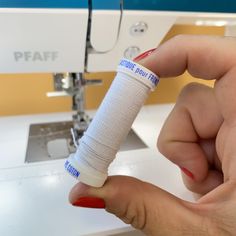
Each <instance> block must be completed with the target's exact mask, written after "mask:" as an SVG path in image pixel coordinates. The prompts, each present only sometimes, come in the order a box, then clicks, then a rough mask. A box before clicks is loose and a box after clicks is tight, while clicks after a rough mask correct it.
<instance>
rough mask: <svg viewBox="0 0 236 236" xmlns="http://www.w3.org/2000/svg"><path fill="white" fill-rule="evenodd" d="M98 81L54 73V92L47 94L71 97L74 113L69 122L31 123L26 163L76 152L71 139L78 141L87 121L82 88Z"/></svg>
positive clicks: (76, 74)
mask: <svg viewBox="0 0 236 236" xmlns="http://www.w3.org/2000/svg"><path fill="white" fill-rule="evenodd" d="M98 84H101V80H85V79H84V77H83V74H82V73H60V74H54V88H55V92H49V93H47V95H48V96H49V97H58V96H71V97H72V110H73V111H75V113H74V115H73V116H72V118H73V119H72V121H66V122H59V123H47V124H35V125H34V124H33V125H31V126H30V129H29V140H28V146H27V151H26V159H25V161H26V162H31V161H45V160H52V159H58V158H59V159H60V158H65V157H66V156H67V155H69V154H70V153H72V152H75V147H74V144H73V138H74V139H75V141H77V140H78V139H79V138H80V137H81V136H82V134H83V132H84V131H85V130H86V129H87V127H88V125H89V123H90V118H89V116H88V115H87V114H86V113H85V110H84V87H85V86H86V85H98ZM72 133H73V135H72Z"/></svg>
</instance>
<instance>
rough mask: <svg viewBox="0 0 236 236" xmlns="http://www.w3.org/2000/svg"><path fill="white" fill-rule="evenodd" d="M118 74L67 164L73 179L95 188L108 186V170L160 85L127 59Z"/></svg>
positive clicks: (152, 75) (146, 72) (122, 62)
mask: <svg viewBox="0 0 236 236" xmlns="http://www.w3.org/2000/svg"><path fill="white" fill-rule="evenodd" d="M117 71H118V73H117V75H116V77H115V79H114V81H113V83H112V85H111V87H110V89H109V90H108V92H107V94H106V96H105V98H104V100H103V102H102V104H101V105H100V107H99V109H98V111H97V112H96V114H95V117H94V118H93V120H92V122H91V124H90V125H89V127H88V130H87V131H86V132H85V133H84V136H83V137H82V138H81V139H80V141H79V146H78V148H77V151H76V153H75V154H72V155H71V156H70V157H69V158H68V160H67V161H66V164H65V167H66V169H67V171H68V172H70V173H71V174H72V175H73V176H75V177H76V178H78V179H79V180H80V181H82V182H84V183H86V184H88V185H91V186H95V187H101V186H102V185H103V184H104V182H105V180H106V178H107V170H108V166H109V165H110V163H111V162H112V161H113V159H114V158H115V156H116V153H117V152H118V150H119V148H120V145H121V143H122V142H123V140H124V139H125V137H126V136H127V134H128V132H129V130H130V128H131V126H132V123H133V121H134V119H135V118H136V116H137V114H138V112H139V111H140V109H141V107H142V105H143V104H144V102H145V100H146V98H147V96H148V94H149V93H150V91H151V90H153V89H154V88H155V87H156V85H157V83H158V81H159V79H158V77H157V76H156V75H155V74H153V73H152V72H151V71H149V70H148V69H146V68H144V67H142V66H141V65H139V64H137V63H135V62H132V61H129V60H127V59H123V60H121V62H120V64H119V66H118V70H117Z"/></svg>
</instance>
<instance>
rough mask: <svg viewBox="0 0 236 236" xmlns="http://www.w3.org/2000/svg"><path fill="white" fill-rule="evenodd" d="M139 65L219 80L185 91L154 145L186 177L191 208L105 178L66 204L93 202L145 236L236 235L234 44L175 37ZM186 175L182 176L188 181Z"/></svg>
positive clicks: (137, 184)
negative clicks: (90, 199)
mask: <svg viewBox="0 0 236 236" xmlns="http://www.w3.org/2000/svg"><path fill="white" fill-rule="evenodd" d="M139 63H140V64H142V65H144V66H145V67H147V68H149V69H150V70H152V71H153V72H154V73H156V74H157V75H159V76H160V77H162V78H163V77H171V76H178V75H180V74H182V73H183V72H184V71H185V70H186V69H187V70H188V72H189V73H190V74H192V75H193V76H194V77H198V78H202V79H216V83H215V86H214V88H213V89H212V88H208V87H206V86H204V85H200V84H189V85H187V87H185V88H184V89H183V91H182V92H181V94H180V96H179V98H178V100H177V102H176V105H175V107H174V109H173V111H172V112H171V113H170V115H169V117H168V119H167V120H166V123H165V124H164V126H163V128H162V130H161V132H160V136H159V138H158V148H159V150H160V152H161V153H163V154H164V155H165V156H166V157H167V158H168V159H169V160H171V161H172V162H174V163H175V164H177V165H178V166H179V167H180V168H182V170H183V180H184V183H185V185H186V186H187V188H188V189H190V190H191V191H193V192H196V193H200V194H202V195H203V196H202V197H201V198H200V199H199V200H198V201H197V202H196V203H189V202H186V201H183V200H181V199H178V198H176V197H175V196H173V195H171V194H169V193H167V192H165V191H164V190H162V189H160V188H158V187H156V186H153V185H151V184H148V183H145V182H142V181H140V180H137V179H134V178H132V177H125V176H112V177H109V178H108V180H107V181H106V183H105V185H104V186H103V187H102V188H92V187H89V186H86V185H84V184H82V183H78V184H77V185H76V186H75V187H74V188H73V189H72V191H71V193H70V202H71V203H72V204H74V205H78V204H76V203H78V200H79V199H83V197H87V196H89V197H96V198H100V199H103V200H97V202H99V203H100V206H101V207H103V204H104V205H105V207H106V210H107V211H108V212H111V213H113V214H115V215H116V216H117V217H119V218H120V219H122V220H123V221H124V222H125V223H128V224H132V226H134V227H135V228H138V229H141V230H142V231H143V232H144V233H146V234H147V235H235V234H236V224H235V222H236V181H235V179H236V145H235V144H234V142H235V140H236V96H235V95H234V94H235V91H236V80H235V79H236V78H235V77H236V39H233V38H220V37H207V36H200V37H199V36H178V37H175V38H173V39H171V40H170V41H168V42H166V43H164V44H163V45H161V46H160V47H159V48H158V49H157V50H156V51H154V52H153V53H152V54H151V55H149V56H148V57H146V58H145V59H142V60H141V61H140V62H139ZM186 174H187V175H186Z"/></svg>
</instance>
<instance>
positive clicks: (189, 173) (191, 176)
mask: <svg viewBox="0 0 236 236" xmlns="http://www.w3.org/2000/svg"><path fill="white" fill-rule="evenodd" d="M180 169H181V170H182V171H183V173H184V174H186V175H187V176H188V177H190V178H191V179H193V180H194V175H193V173H192V172H191V171H189V170H188V169H186V168H184V167H181V166H180Z"/></svg>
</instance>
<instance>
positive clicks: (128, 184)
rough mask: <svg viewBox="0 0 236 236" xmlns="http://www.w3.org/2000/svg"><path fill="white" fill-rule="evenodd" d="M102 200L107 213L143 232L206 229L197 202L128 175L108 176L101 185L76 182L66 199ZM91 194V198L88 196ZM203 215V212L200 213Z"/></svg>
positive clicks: (180, 232)
mask: <svg viewBox="0 0 236 236" xmlns="http://www.w3.org/2000/svg"><path fill="white" fill-rule="evenodd" d="M85 196H87V197H90V199H92V198H93V199H94V198H95V199H98V198H99V199H103V200H104V203H105V208H106V210H107V211H108V212H110V213H112V214H114V215H116V216H117V217H119V218H120V219H121V220H123V221H124V222H125V223H127V224H131V225H132V226H133V227H134V228H136V229H140V230H142V231H143V232H144V233H146V234H147V235H183V234H184V233H187V232H188V233H191V232H198V233H199V232H203V231H204V228H206V231H207V225H206V226H205V227H204V225H203V222H205V224H207V221H206V217H204V220H203V216H201V215H200V214H199V211H200V209H199V207H198V204H193V203H189V202H185V201H183V200H181V199H178V198H176V197H175V196H173V195H171V194H170V193H168V192H166V191H164V190H162V189H160V188H158V187H156V186H154V185H152V184H149V183H146V182H142V181H140V180H138V179H135V178H133V177H128V176H112V177H109V178H108V180H107V181H106V183H105V185H104V186H103V187H102V188H94V187H90V186H87V185H84V184H82V183H78V184H77V185H75V186H74V188H73V189H72V190H71V192H70V196H69V200H70V202H71V203H72V204H73V205H76V202H77V201H78V199H81V198H83V197H85ZM91 197H92V198H91ZM203 215H204V214H203Z"/></svg>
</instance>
